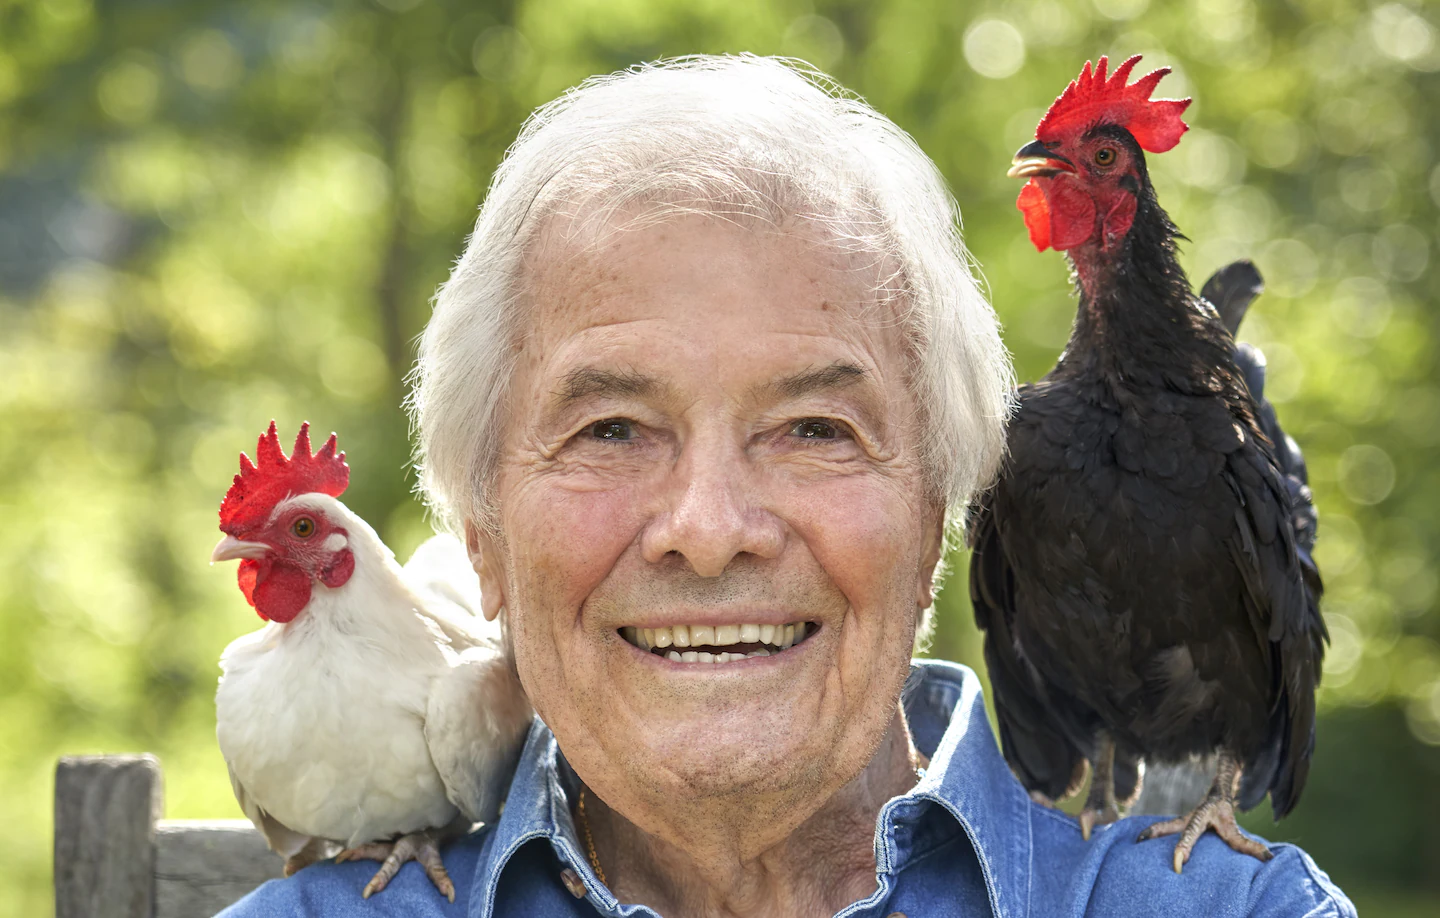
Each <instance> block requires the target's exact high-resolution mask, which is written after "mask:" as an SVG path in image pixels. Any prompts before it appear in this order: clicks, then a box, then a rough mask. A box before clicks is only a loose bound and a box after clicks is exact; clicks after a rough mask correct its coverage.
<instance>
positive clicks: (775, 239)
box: [519, 200, 911, 353]
mask: <svg viewBox="0 0 1440 918" xmlns="http://www.w3.org/2000/svg"><path fill="white" fill-rule="evenodd" d="M697 230H698V231H699V232H701V233H703V234H709V235H713V236H716V237H718V236H721V235H730V236H737V235H738V236H744V237H746V238H747V239H748V240H749V241H751V242H753V244H754V245H755V246H756V247H757V248H760V249H770V250H773V251H775V252H784V253H785V256H786V257H787V258H788V259H789V260H788V261H787V269H788V272H789V273H792V274H793V275H794V276H795V277H796V278H797V279H803V281H804V282H805V283H806V284H807V285H808V286H809V287H811V288H813V289H815V290H817V291H823V293H824V295H823V297H822V298H823V301H824V304H825V308H826V309H827V310H831V311H833V313H834V314H833V315H831V316H828V317H827V318H829V319H831V320H834V319H837V318H843V319H845V320H848V321H850V322H853V323H855V324H856V325H857V327H863V328H866V329H869V330H871V331H872V332H873V333H876V334H881V335H886V336H890V335H898V336H899V337H900V338H901V339H903V342H904V343H903V344H902V350H904V351H906V352H907V353H908V352H909V351H910V350H911V347H910V346H909V344H910V343H909V340H908V336H907V335H906V334H905V333H906V332H907V331H908V321H907V319H908V314H907V313H908V306H909V302H910V300H909V297H908V296H907V295H906V290H905V280H904V277H903V271H902V269H901V262H900V259H899V258H898V257H897V256H895V255H894V254H892V253H891V252H890V251H889V247H888V245H887V243H886V242H885V240H884V239H883V238H882V237H881V236H880V234H878V233H875V234H869V233H862V232H858V231H851V230H850V229H849V228H847V227H845V226H843V225H842V224H841V222H840V221H839V220H838V219H831V218H825V219H822V218H819V217H816V216H813V215H810V216H806V215H795V214H789V213H783V212H780V213H761V212H757V211H754V210H745V209H729V210H727V209H723V208H720V209H715V208H708V207H707V208H700V207H697V206H692V205H690V204H684V203H680V204H677V203H674V202H671V201H666V200H658V201H645V202H641V203H632V204H630V205H628V206H626V207H623V208H618V209H614V208H609V209H603V210H597V209H583V210H579V211H574V212H562V213H556V214H553V215H551V216H550V217H549V218H547V219H546V220H545V221H544V223H543V224H542V225H541V226H539V227H538V228H537V231H536V232H535V234H534V235H533V237H532V239H531V241H530V242H529V244H528V245H527V246H526V249H525V257H524V259H523V262H522V268H521V277H520V278H519V281H520V284H519V287H520V293H521V300H522V302H523V303H524V304H525V306H526V309H525V310H524V312H525V313H526V315H527V316H528V318H529V325H530V328H529V329H528V330H527V331H529V332H533V331H535V330H536V326H537V324H538V323H548V322H554V321H556V320H561V321H563V320H564V319H565V318H567V317H569V316H568V313H569V312H570V311H572V310H574V309H576V308H579V307H582V306H586V305H589V304H592V303H594V302H595V301H597V300H600V299H604V298H606V297H616V296H623V294H624V286H625V285H626V284H627V283H629V282H630V281H631V278H630V277H629V276H628V272H627V271H625V270H624V268H625V267H627V266H628V267H633V266H634V265H635V264H636V263H637V262H638V261H640V260H643V259H646V258H653V259H656V260H663V259H666V258H667V257H669V256H670V255H671V254H672V252H671V251H670V249H669V247H668V243H669V241H670V240H671V239H673V238H675V237H679V236H693V234H694V233H695V231H697ZM758 265H759V262H744V263H741V264H739V265H737V266H735V267H736V268H737V269H738V270H754V269H755V268H756V267H758ZM714 267H715V268H716V270H717V272H719V273H722V274H723V272H724V270H725V269H726V267H727V266H726V265H724V264H722V263H721V256H720V255H719V254H718V253H717V255H716V262H715V265H714ZM656 269H657V273H658V271H660V270H663V267H662V266H660V265H657V266H656ZM677 308H683V307H682V306H678V305H677Z"/></svg>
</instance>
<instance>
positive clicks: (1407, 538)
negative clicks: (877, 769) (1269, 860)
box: [0, 0, 1440, 916]
mask: <svg viewBox="0 0 1440 918" xmlns="http://www.w3.org/2000/svg"><path fill="white" fill-rule="evenodd" d="M1437 29H1440V8H1437V7H1436V6H1433V5H1426V4H1423V3H1419V2H1381V3H1374V4H1371V3H1366V2H1361V0H1275V2H1265V3H1259V2H1253V0H1176V2H1171V0H1166V2H1163V3H1162V2H1160V0H1092V2H1069V3H1063V4H1062V3H1060V2H1058V0H1009V2H973V3H971V2H961V0H778V2H758V0H549V2H542V0H517V2H513V3H511V2H503V0H493V2H477V0H374V2H371V0H350V2H335V3H329V4H326V3H319V2H290V0H287V2H278V0H272V2H251V3H246V4H225V3H219V2H195V0H190V2H179V0H172V2H164V3H162V2H156V0H146V2H140V0H131V2H125V3H120V2H114V0H0V789H3V790H0V826H3V827H4V831H3V833H0V864H3V869H4V876H5V882H3V883H0V913H3V914H14V915H41V914H45V913H47V912H49V910H50V891H49V883H50V856H51V849H50V844H51V842H50V825H51V793H52V783H53V765H54V760H55V758H56V757H57V756H58V755H60V754H63V753H77V752H100V751H105V752H117V751H138V750H148V751H152V752H155V753H158V754H159V755H160V756H161V757H162V759H163V761H164V765H165V771H166V778H167V788H166V794H167V802H166V808H167V813H168V815H169V816H171V817H195V818H201V817H238V816H239V815H240V814H239V811H238V809H237V807H236V806H235V803H234V801H233V799H232V797H231V793H230V788H229V785H228V783H227V780H226V773H225V767H224V763H223V762H222V760H221V758H220V756H219V753H218V751H217V749H216V746H215V740H214V733H213V729H214V721H213V707H212V695H213V689H214V684H215V679H216V675H217V669H216V665H215V661H216V659H217V657H218V656H219V653H220V651H221V649H222V648H223V647H224V646H225V645H226V644H227V643H228V642H229V641H230V640H232V639H233V638H234V637H236V636H237V635H239V634H241V633H244V632H246V631H249V630H252V629H254V628H256V627H257V626H258V625H259V622H258V620H257V619H256V618H255V617H254V615H253V613H252V612H250V611H249V609H248V607H247V606H246V605H245V604H244V602H243V601H242V599H241V597H240V594H239V593H238V592H237V590H236V589H235V584H234V575H233V572H232V571H231V570H230V568H229V566H228V565H227V566H226V567H225V568H223V569H220V568H214V569H212V568H211V567H210V566H209V565H208V564H207V558H208V555H209V551H210V548H211V546H212V544H213V543H214V541H215V540H216V538H217V537H218V533H217V530H216V528H215V524H216V520H215V516H214V514H215V510H216V508H217V506H218V502H219V500H220V498H221V495H222V494H223V493H224V491H225V488H226V487H227V485H228V483H229V480H230V477H231V475H232V474H233V473H234V471H235V470H236V465H235V462H236V454H237V452H238V451H239V450H241V449H242V448H253V445H254V442H255V437H256V435H257V434H258V433H259V432H260V430H261V429H262V428H263V427H264V425H265V424H266V423H267V422H268V421H269V420H270V419H271V418H272V417H273V418H277V419H278V420H279V422H280V426H281V428H282V430H291V431H293V430H294V429H295V427H296V425H298V423H299V422H300V421H301V420H302V419H309V420H310V421H311V422H312V423H314V424H315V425H316V426H317V427H318V428H320V429H321V430H322V431H328V430H332V429H333V430H337V431H339V432H340V435H341V444H342V446H343V447H344V448H345V449H346V450H347V451H348V453H349V456H350V460H351V463H352V467H353V470H354V471H353V479H352V486H351V489H350V491H349V493H348V494H347V495H346V501H347V503H348V504H349V506H351V507H352V508H353V509H355V510H356V511H358V512H359V513H361V514H362V515H363V516H364V517H365V518H367V519H368V520H370V521H371V522H372V523H373V524H375V526H376V527H377V528H378V529H379V531H380V532H381V534H382V535H383V536H384V537H385V538H386V539H387V540H388V542H389V543H390V545H391V546H392V547H394V548H395V549H396V550H397V552H399V553H400V555H401V556H402V557H404V556H405V555H407V554H408V552H409V550H410V549H411V548H413V547H414V546H415V545H417V544H418V543H419V542H420V541H421V540H422V539H423V538H424V537H425V536H426V535H427V534H428V532H429V524H428V523H427V521H426V519H425V517H424V514H423V512H422V510H421V507H420V505H419V503H418V502H417V501H416V500H415V499H414V498H413V497H412V496H411V488H412V486H413V483H414V476H413V473H412V471H411V470H410V469H409V468H408V467H407V464H406V460H407V451H408V446H407V429H406V422H405V419H404V416H403V414H402V412H401V410H400V402H401V399H402V397H403V387H402V382H401V380H402V377H403V375H404V374H405V372H406V370H407V369H408V367H409V366H410V364H411V361H412V358H413V354H414V348H413V339H414V337H415V335H416V334H417V333H418V332H419V330H420V329H421V327H422V325H423V324H424V322H425V319H426V316H427V313H428V309H429V306H428V300H429V298H430V296H431V295H432V293H433V292H434V290H435V288H436V286H437V285H438V284H439V283H440V282H441V281H443V280H444V278H445V276H446V273H447V269H448V267H449V265H450V263H451V261H452V259H453V258H455V257H456V255H457V254H458V253H459V251H460V250H461V248H462V245H463V241H464V239H465V235H466V233H467V232H468V230H469V228H470V226H471V224H472V222H473V219H474V215H475V208H476V205H477V203H478V202H479V201H480V199H481V196H482V194H483V191H484V189H485V187H486V183H487V181H488V180H489V176H490V173H491V171H492V170H493V168H494V167H495V165H496V163H497V162H498V160H499V158H500V156H501V154H502V152H503V151H504V149H505V148H506V146H507V145H508V144H509V143H510V142H511V140H512V139H513V138H514V136H515V133H516V130H517V129H518V127H519V125H520V123H521V121H522V120H523V119H524V117H525V115H526V114H527V113H528V112H529V111H530V110H531V109H532V108H533V107H534V106H536V105H537V104H539V103H542V102H544V101H546V100H548V99H550V98H552V97H554V96H555V95H556V94H558V93H560V92H561V91H563V90H564V89H565V88H566V87H568V86H571V85H573V84H574V83H576V82H578V81H579V80H581V79H583V78H584V77H586V76H588V75H590V74H593V73H599V72H608V71H611V70H615V69H618V68H622V67H626V66H629V65H632V64H634V63H636V62H639V61H643V60H647V59H653V58H656V57H660V56H668V55H676V54H684V53H691V52H700V51H705V52H739V51H753V52H757V53H766V54H768V53H780V54H787V55H794V56H798V57H802V58H805V59H807V60H809V61H811V62H812V63H814V64H815V65H816V66H818V67H820V68H823V69H825V70H828V71H830V72H831V73H833V74H834V75H835V76H836V77H837V78H838V79H839V80H840V81H841V82H843V83H844V84H846V85H847V86H849V87H850V88H852V89H854V90H855V91H857V92H859V93H861V94H863V95H864V96H866V97H867V98H868V99H869V100H870V101H871V102H872V103H873V104H874V105H875V106H876V107H877V108H879V109H880V111H882V112H884V113H885V114H887V115H889V116H890V117H891V118H893V119H894V120H895V121H897V122H898V123H899V124H900V125H901V126H902V127H904V128H905V129H907V130H908V131H910V132H911V133H912V134H914V135H915V137H916V138H917V139H918V140H919V142H920V144H921V146H923V147H924V148H925V149H926V150H927V151H928V152H929V153H930V155H931V156H933V157H934V158H935V160H936V162H938V163H939V165H940V167H941V169H942V170H943V171H944V172H945V174H946V176H947V177H948V178H949V181H950V183H951V185H952V187H953V188H954V191H955V194H956V196H957V198H958V199H959V201H960V205H961V208H962V210H963V213H964V218H965V231H966V238H967V240H968V243H969V246H970V248H971V250H972V251H973V253H974V255H975V257H976V259H977V260H978V262H979V263H980V265H981V266H982V267H983V271H984V274H985V277H986V279H987V281H988V285H989V290H990V293H991V295H992V296H993V299H994V302H995V305H996V307H997V309H998V310H999V312H1000V314H1001V316H1002V317H1003V319H1004V322H1005V329H1006V339H1007V341H1008V343H1009V346H1010V348H1011V349H1012V350H1013V352H1014V354H1015V357H1016V359H1017V361H1018V363H1019V367H1020V371H1021V376H1022V378H1027V379H1033V378H1035V377H1038V376H1039V375H1041V374H1042V373H1044V372H1045V370H1046V369H1047V368H1048V367H1049V366H1050V364H1051V363H1052V362H1053V360H1054V359H1055V357H1056V355H1057V353H1058V351H1059V349H1060V347H1061V345H1062V344H1063V342H1064V341H1065V338H1066V335H1067V331H1068V328H1069V324H1070V320H1071V316H1072V313H1073V309H1074V302H1073V300H1072V298H1071V295H1070V293H1069V291H1068V288H1067V279H1066V269H1065V267H1064V264H1063V261H1062V259H1061V258H1060V257H1059V256H1057V255H1055V254H1054V253H1047V254H1045V255H1037V254H1036V253H1035V251H1034V250H1033V249H1032V248H1031V247H1030V246H1029V244H1028V243H1027V241H1026V237H1025V232H1024V229H1023V226H1022V224H1021V221H1020V218H1019V215H1018V214H1017V213H1016V212H1015V210H1014V208H1013V201H1014V198H1015V195H1016V193H1017V191H1018V190H1019V183H1018V182H1016V181H1013V180H1009V179H1006V178H1005V174H1004V173H1005V169H1006V167H1007V166H1008V164H1009V161H1010V156H1011V154H1012V152H1013V151H1014V150H1015V149H1016V148H1017V147H1019V146H1020V145H1021V144H1022V143H1023V142H1025V141H1026V140H1027V139H1028V138H1029V137H1030V136H1031V132H1032V131H1033V129H1034V126H1035V124H1036V122H1037V120H1038V119H1039V117H1040V114H1041V113H1042V111H1043V110H1044V108H1045V106H1046V105H1047V104H1048V103H1049V101H1050V100H1051V99H1052V98H1053V97H1054V96H1055V95H1056V94H1057V93H1058V92H1059V91H1060V90H1061V89H1062V88H1063V87H1064V85H1065V83H1066V81H1067V80H1068V79H1070V78H1071V77H1072V76H1074V75H1075V74H1076V73H1077V72H1078V70H1079V67H1080V64H1081V63H1082V62H1083V61H1084V60H1085V59H1086V58H1087V57H1094V56H1097V55H1099V54H1101V53H1109V54H1110V55H1112V56H1118V57H1123V56H1125V55H1128V54H1130V53H1132V52H1144V53H1145V54H1146V62H1145V66H1147V67H1148V66H1152V65H1153V66H1158V65H1161V64H1167V65H1170V66H1172V67H1174V68H1175V74H1174V75H1173V76H1171V77H1169V78H1168V79H1167V80H1166V81H1165V83H1164V84H1162V87H1161V88H1162V89H1163V90H1167V91H1168V92H1167V93H1166V94H1171V95H1181V94H1193V95H1194V96H1195V100H1196V101H1195V104H1194V106H1193V107H1192V108H1191V109H1190V111H1189V113H1188V116H1187V117H1188V120H1189V122H1190V123H1191V125H1192V130H1191V132H1190V133H1189V134H1188V135H1186V137H1185V139H1184V141H1183V142H1182V143H1181V144H1180V146H1179V147H1178V148H1177V149H1176V150H1174V151H1173V152H1171V153H1168V154H1165V155H1162V156H1158V157H1151V164H1152V173H1153V175H1154V177H1155V183H1156V185H1157V187H1158V190H1159V194H1160V198H1161V201H1162V203H1163V204H1164V205H1165V206H1166V207H1167V208H1168V209H1169V210H1170V212H1171V214H1172V215H1173V216H1174V217H1175V218H1176V220H1177V222H1178V223H1179V224H1180V226H1181V227H1182V228H1183V229H1184V231H1185V232H1186V233H1187V234H1188V235H1189V237H1190V238H1191V239H1192V240H1194V242H1193V243H1191V244H1189V245H1188V246H1187V247H1186V250H1185V256H1184V260H1185V263H1186V265H1187V268H1188V270H1189V271H1190V272H1191V275H1192V277H1193V278H1194V279H1195V280H1196V282H1197V284H1198V283H1199V282H1200V281H1202V280H1203V279H1204V278H1205V276H1207V275H1208V274H1209V272H1210V271H1211V270H1213V269H1214V268H1215V267H1217V266H1219V265H1221V264H1223V263H1226V262H1228V261H1230V260H1232V259H1235V258H1239V257H1252V258H1254V259H1255V260H1256V262H1257V263H1258V264H1259V266H1260V268H1261V269H1262V271H1263V272H1264V273H1265V275H1266V277H1267V279H1268V281H1269V289H1268V292H1267V293H1266V295H1265V296H1264V297H1263V298H1262V299H1261V300H1260V301H1259V303H1258V304H1257V305H1256V306H1255V307H1254V309H1253V310H1252V312H1251V315H1250V317H1249V318H1248V319H1247V321H1246V324H1245V327H1244V328H1243V330H1242V332H1243V333H1242V337H1243V338H1246V339H1248V340H1251V341H1253V342H1255V343H1257V344H1259V345H1260V346H1261V347H1262V348H1263V349H1264V351H1265V352H1266V354H1267V355H1268V356H1269V359H1270V380H1269V389H1268V393H1267V394H1268V395H1269V397H1270V398H1271V400H1272V401H1274V402H1275V403H1276V404H1277V407H1278V409H1279V411H1280V415H1281V418H1282V421H1283V423H1284V424H1285V426H1286V427H1287V428H1288V430H1289V431H1290V432H1291V433H1292V434H1293V435H1294V436H1295V438H1296V439H1297V440H1299V442H1300V443H1301V445H1302V447H1303V449H1304V450H1305V453H1306V455H1307V457H1308V459H1309V462H1310V469H1311V474H1312V476H1313V478H1312V483H1313V485H1314V489H1315V493H1316V496H1317V499H1318V502H1319V506H1320V512H1321V524H1320V543H1319V548H1318V557H1319V561H1320V564H1321V567H1322V570H1323V572H1324V575H1325V578H1326V582H1327V587H1328V590H1327V594H1326V598H1325V606H1324V609H1325V614H1326V617H1327V619H1328V621H1329V626H1330V633H1331V635H1332V643H1331V646H1330V651H1329V657H1328V659H1327V660H1326V667H1325V680H1324V687H1323V690H1322V692H1321V696H1320V704H1321V707H1322V712H1323V716H1322V719H1321V724H1320V739H1319V748H1318V751H1317V753H1316V761H1315V766H1314V771H1313V772H1312V775H1311V778H1310V786H1309V787H1308V788H1307V791H1306V795H1305V799H1304V801H1303V802H1302V804H1301V806H1300V808H1299V810H1298V812H1297V813H1296V814H1295V815H1294V816H1292V817H1291V818H1290V819H1288V820H1287V821H1286V822H1285V823H1283V824H1281V825H1279V826H1274V825H1272V824H1271V823H1270V820H1269V815H1268V812H1266V811H1264V810H1261V811H1257V812H1256V813H1253V814H1251V818H1250V820H1249V825H1250V826H1251V827H1252V828H1253V829H1255V830H1257V831H1260V832H1262V833H1264V834H1266V835H1268V836H1269V837H1271V838H1277V839H1291V840H1296V841H1298V842H1300V843H1301V844H1303V845H1304V846H1305V847H1306V848H1307V849H1308V850H1310V851H1311V852H1312V853H1313V854H1314V855H1315V857H1316V859H1317V860H1318V862H1319V863H1320V865H1321V866H1322V867H1324V868H1325V869H1326V870H1328V871H1329V872H1330V873H1331V875H1332V876H1333V877H1334V878H1335V879H1336V880H1337V881H1338V882H1340V883H1341V884H1342V885H1343V886H1344V887H1345V888H1346V889H1347V890H1349V891H1350V892H1351V893H1352V894H1353V895H1354V897H1355V898H1356V900H1357V902H1358V903H1359V904H1360V906H1361V913H1362V914H1369V915H1401V916H1403V915H1434V914H1437V913H1440V643H1437V640H1440V607H1437V602H1436V592H1437V569H1436V554H1437V548H1440V521H1437V514H1436V510H1437V506H1440V467H1437V465H1436V463H1435V462H1433V461H1432V457H1433V456H1434V455H1435V451H1436V448H1437V445H1440V371H1437V367H1436V352H1437V347H1436V345H1437V337H1440V320H1437V314H1436V310H1435V306H1434V304H1435V302H1436V300H1437V299H1440V271H1437V269H1436V268H1435V260H1436V251H1435V250H1436V235H1437V230H1440V219H1437V217H1440V206H1437V205H1440V169H1437V167H1436V162H1437V145H1440V34H1437ZM955 567H956V574H955V575H954V577H952V579H951V583H950V586H949V587H948V588H947V589H946V591H945V592H944V594H943V596H942V599H941V601H940V608H941V615H940V623H939V630H938V634H937V638H936V641H935V644H934V648H933V652H934V653H936V654H937V655H941V656H945V657H949V658H954V659H960V660H964V661H967V662H970V663H972V664H973V665H975V666H976V667H977V668H982V664H981V661H980V655H979V653H978V643H977V640H976V635H975V632H974V627H973V624H972V623H971V619H970V614H969V609H968V604H967V600H966V598H965V586H964V582H965V581H964V559H963V557H961V558H957V559H956V563H955Z"/></svg>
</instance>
